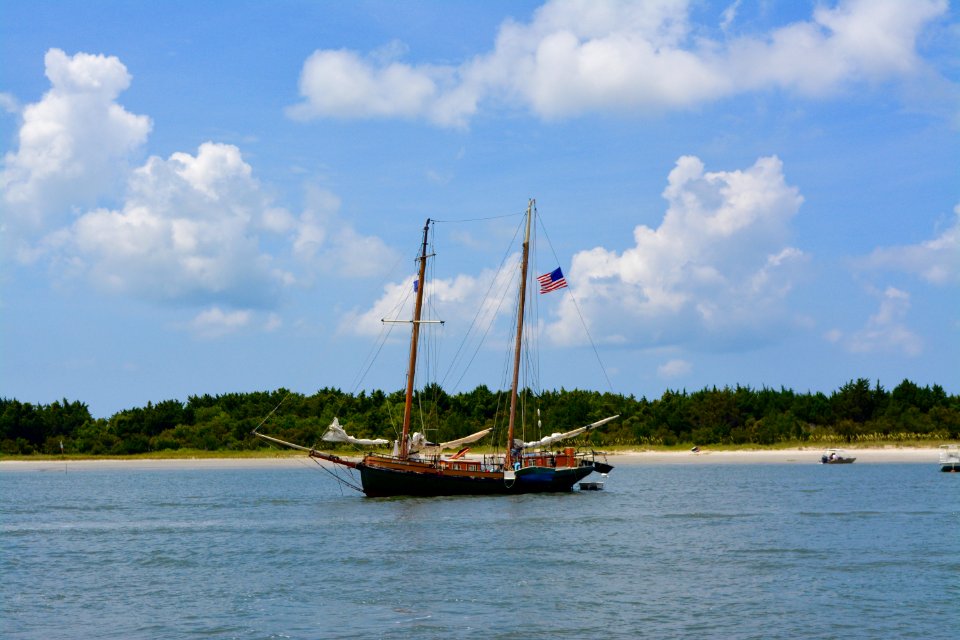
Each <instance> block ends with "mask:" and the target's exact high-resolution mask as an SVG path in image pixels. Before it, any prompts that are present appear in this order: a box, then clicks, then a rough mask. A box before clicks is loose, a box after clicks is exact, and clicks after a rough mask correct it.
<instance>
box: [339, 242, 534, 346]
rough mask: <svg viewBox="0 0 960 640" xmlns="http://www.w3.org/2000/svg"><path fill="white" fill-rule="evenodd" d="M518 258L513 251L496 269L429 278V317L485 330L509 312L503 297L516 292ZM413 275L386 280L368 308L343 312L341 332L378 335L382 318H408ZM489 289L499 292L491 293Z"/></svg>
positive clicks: (512, 295)
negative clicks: (398, 280) (379, 294)
mask: <svg viewBox="0 0 960 640" xmlns="http://www.w3.org/2000/svg"><path fill="white" fill-rule="evenodd" d="M519 261H520V257H519V255H514V256H512V257H510V258H509V259H508V260H507V261H506V262H505V266H504V267H503V268H501V269H499V270H496V271H495V270H490V269H486V270H483V271H482V272H481V273H480V274H478V275H477V276H471V275H463V274H461V275H457V276H454V277H452V278H437V279H434V280H432V281H430V282H429V283H428V284H427V288H426V290H425V296H426V298H427V299H428V300H429V301H430V302H429V311H428V312H427V313H429V315H430V316H431V319H437V320H443V321H444V322H449V323H451V325H453V326H457V327H461V328H463V329H464V330H465V329H466V327H470V326H471V325H473V326H474V327H475V330H476V331H478V332H481V333H484V332H486V331H487V330H488V328H489V327H490V325H491V323H492V322H493V321H494V320H495V319H496V318H498V317H502V315H503V314H505V313H512V312H513V307H512V306H511V305H510V304H508V303H505V301H507V300H510V301H512V300H513V299H514V297H515V296H516V293H515V291H516V286H515V283H514V282H511V278H512V277H513V275H514V274H515V273H517V267H518V265H519ZM415 279H416V276H410V277H408V278H406V279H404V280H403V281H401V282H396V283H389V284H387V285H385V286H384V289H383V295H381V296H380V298H379V299H378V300H377V301H376V302H374V304H373V305H372V306H371V307H370V308H368V309H365V310H359V309H355V310H352V311H350V312H348V313H346V314H345V315H344V317H343V320H342V322H341V324H340V331H341V333H345V334H354V335H367V336H371V335H378V334H379V333H381V332H382V331H383V330H384V325H383V323H382V322H381V320H382V319H388V320H408V319H410V318H411V317H412V316H413V303H414V296H415V294H414V290H413V282H414V280H415ZM491 292H498V293H499V295H491ZM424 317H425V318H426V316H424Z"/></svg>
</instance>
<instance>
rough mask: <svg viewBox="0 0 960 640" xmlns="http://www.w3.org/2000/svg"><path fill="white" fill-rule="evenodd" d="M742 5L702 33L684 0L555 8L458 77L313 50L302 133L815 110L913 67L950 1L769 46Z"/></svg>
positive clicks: (771, 37) (856, 11)
mask: <svg viewBox="0 0 960 640" xmlns="http://www.w3.org/2000/svg"><path fill="white" fill-rule="evenodd" d="M739 4H740V3H739V2H735V3H733V4H732V5H730V7H729V8H728V9H727V10H726V11H724V12H723V14H722V16H721V17H722V21H721V22H720V24H718V25H716V31H717V32H718V33H719V34H720V35H721V37H720V38H718V39H710V38H708V37H707V35H706V34H707V33H709V31H710V26H709V25H693V24H691V22H690V7H689V5H690V3H689V1H688V0H662V1H660V2H647V3H630V2H616V1H613V0H610V1H601V0H590V1H586V0H553V1H551V2H548V3H546V4H545V5H543V6H542V7H540V8H539V9H538V10H537V11H536V12H535V13H534V15H533V18H532V19H531V21H530V22H529V23H526V24H521V23H518V22H515V21H512V20H511V21H507V22H505V23H504V24H503V25H502V26H501V27H500V30H499V33H498V34H497V37H496V41H495V44H494V45H493V49H492V50H491V51H490V52H488V53H486V54H482V55H479V56H477V57H475V58H473V59H471V60H468V61H466V62H464V63H463V64H461V65H459V66H452V65H446V66H444V65H430V64H407V63H403V62H400V61H399V60H398V59H397V56H396V55H395V56H393V57H388V58H387V59H384V58H383V56H377V55H370V56H365V57H364V56H361V55H360V54H358V53H356V52H353V51H348V50H318V51H316V52H314V53H313V54H312V55H311V56H310V57H309V58H308V59H307V60H306V62H305V63H304V66H303V70H302V73H301V77H300V93H301V95H302V96H303V98H304V100H303V102H301V103H300V104H298V105H295V106H294V107H291V108H290V110H289V115H290V116H291V117H294V118H298V119H304V120H306V119H310V118H316V117H338V118H372V117H402V118H423V119H426V120H428V121H430V122H432V123H434V124H437V125H440V126H463V125H465V124H466V123H467V122H468V121H469V119H470V118H471V117H472V116H473V115H474V114H475V113H476V112H477V111H478V109H479V106H480V104H481V103H482V102H484V101H490V102H495V101H499V102H501V103H504V104H508V105H511V106H519V107H521V108H527V109H530V110H531V111H533V112H534V113H535V114H537V115H538V116H540V117H544V118H561V117H570V116H576V115H579V114H582V113H586V112H592V111H628V112H634V111H637V110H650V109H670V108H688V107H693V106H696V105H699V104H702V103H705V102H709V101H714V100H718V99H722V98H725V97H729V96H732V95H736V94H739V93H743V92H747V91H764V90H770V89H783V90H787V91H792V92H796V93H797V94H800V95H804V96H811V97H817V96H822V95H824V94H828V93H831V92H835V91H837V90H839V89H841V88H844V87H847V86H850V85H851V84H853V83H859V82H874V81H881V80H884V79H887V78H891V77H896V76H902V75H904V74H909V73H911V72H913V71H914V70H915V69H917V68H918V67H919V66H920V62H919V58H918V55H917V53H916V49H915V44H916V40H917V37H918V35H919V33H920V31H921V30H922V29H923V27H924V26H925V25H926V24H927V23H929V22H930V21H931V20H933V19H935V18H936V17H938V16H940V15H942V14H943V13H944V12H945V11H946V10H947V3H946V1H945V0H917V1H916V2H899V1H897V0H846V1H842V2H840V3H839V4H838V5H837V6H836V7H833V8H829V7H825V6H817V7H816V8H815V9H814V11H813V14H812V16H811V17H810V19H808V20H803V21H798V22H794V23H791V24H787V25H784V26H781V27H779V28H776V29H773V30H771V31H770V32H769V33H765V34H759V35H757V34H750V33H748V34H743V35H738V34H736V33H735V32H734V27H735V25H736V20H737V15H738V11H739V9H740V7H739Z"/></svg>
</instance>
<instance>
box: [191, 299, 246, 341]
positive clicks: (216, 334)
mask: <svg viewBox="0 0 960 640" xmlns="http://www.w3.org/2000/svg"><path fill="white" fill-rule="evenodd" d="M251 318H252V314H251V312H250V311H249V310H237V311H224V310H223V309H221V308H220V307H211V308H209V309H205V310H204V311H201V312H200V313H198V314H197V315H196V317H194V319H193V320H192V321H191V322H190V329H191V330H192V331H193V332H194V334H196V335H197V336H198V337H201V338H208V339H212V338H221V337H223V336H225V335H228V334H231V333H235V332H237V331H239V330H241V329H243V328H245V327H247V326H248V325H249V324H250V321H251Z"/></svg>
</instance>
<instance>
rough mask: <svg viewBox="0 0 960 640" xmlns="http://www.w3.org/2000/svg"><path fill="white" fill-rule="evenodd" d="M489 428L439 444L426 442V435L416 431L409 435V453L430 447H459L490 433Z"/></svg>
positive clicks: (436, 448) (434, 448)
mask: <svg viewBox="0 0 960 640" xmlns="http://www.w3.org/2000/svg"><path fill="white" fill-rule="evenodd" d="M490 431H491V430H490V429H484V430H483V431H477V432H476V433H471V434H470V435H469V436H465V437H463V438H459V439H457V440H450V441H448V442H441V443H440V444H434V443H433V442H428V441H427V437H426V436H425V435H424V434H423V433H421V432H419V431H418V432H417V433H415V434H413V435H412V436H411V437H410V448H409V449H410V453H415V452H417V451H420V450H421V449H432V450H435V451H443V450H444V449H459V448H460V447H462V446H463V445H465V444H470V443H471V442H476V441H477V440H479V439H480V438H482V437H483V436H485V435H487V434H488V433H490Z"/></svg>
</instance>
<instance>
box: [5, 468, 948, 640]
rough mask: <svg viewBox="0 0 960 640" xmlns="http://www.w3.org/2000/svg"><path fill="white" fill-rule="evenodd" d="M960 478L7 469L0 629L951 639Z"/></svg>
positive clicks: (734, 471) (171, 634)
mask: <svg viewBox="0 0 960 640" xmlns="http://www.w3.org/2000/svg"><path fill="white" fill-rule="evenodd" d="M958 630H960V474H944V473H940V472H939V471H938V468H937V466H936V464H934V463H931V464H879V465H857V464H853V465H845V466H821V465H818V464H814V463H813V461H812V462H811V464H810V465H797V464H788V465H772V464H771V465H753V464H750V465H710V464H705V465H696V466H685V465H656V466H644V465H629V466H628V465H621V466H619V467H617V468H616V469H614V471H613V472H612V473H611V474H610V477H609V478H608V479H607V485H606V489H605V490H604V491H600V492H583V493H580V492H574V493H572V494H562V495H530V496H515V497H464V498H437V499H416V498H407V499H403V498H400V499H396V498H394V499H367V498H363V497H361V496H360V495H359V494H356V493H354V492H352V491H350V490H346V489H345V490H342V491H341V489H340V487H339V485H337V484H336V483H335V482H333V481H332V480H331V479H330V477H329V476H328V475H327V474H326V473H324V472H323V471H322V470H320V469H319V468H318V467H317V466H316V465H312V464H309V463H306V461H305V464H304V465H303V466H302V467H293V468H290V467H284V468H255V469H249V468H248V469H236V468H230V469H221V468H214V469H211V468H203V469H183V468H170V469H102V468H101V469H83V470H79V469H77V468H76V467H73V468H71V467H68V469H67V472H66V473H65V472H64V471H63V470H62V468H53V467H51V468H50V469H48V470H46V471H42V472H41V471H36V470H33V471H27V470H15V471H11V470H4V471H2V472H0V637H3V638H6V639H15V638H16V639H25V638H37V639H44V640H46V639H55V638H70V639H75V638H124V639H127V638H356V637H366V638H485V639H490V638H638V637H640V638H688V637H698V638H924V639H931V638H948V637H955V636H956V635H957V632H958Z"/></svg>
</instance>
